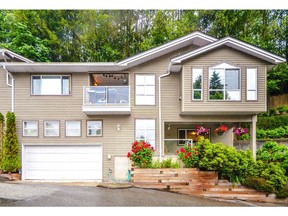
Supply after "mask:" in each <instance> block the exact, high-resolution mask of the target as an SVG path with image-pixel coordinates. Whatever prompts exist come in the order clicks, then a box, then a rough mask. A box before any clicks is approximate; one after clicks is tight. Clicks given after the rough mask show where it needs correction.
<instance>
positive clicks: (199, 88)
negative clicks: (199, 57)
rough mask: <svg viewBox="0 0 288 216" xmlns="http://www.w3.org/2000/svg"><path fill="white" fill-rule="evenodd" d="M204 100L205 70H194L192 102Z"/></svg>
mask: <svg viewBox="0 0 288 216" xmlns="http://www.w3.org/2000/svg"><path fill="white" fill-rule="evenodd" d="M202 99H203V69H202V68H193V69H192V100H202Z"/></svg>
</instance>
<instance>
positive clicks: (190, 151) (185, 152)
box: [177, 144, 199, 168]
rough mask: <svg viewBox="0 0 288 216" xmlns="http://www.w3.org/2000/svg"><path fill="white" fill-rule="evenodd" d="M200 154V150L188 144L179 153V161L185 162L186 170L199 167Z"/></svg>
mask: <svg viewBox="0 0 288 216" xmlns="http://www.w3.org/2000/svg"><path fill="white" fill-rule="evenodd" d="M198 154H199V153H198V148H197V147H196V146H194V145H191V144H187V145H185V146H184V147H182V148H180V150H179V151H177V155H178V159H179V160H180V161H182V162H183V164H184V166H185V167H186V168H193V167H198V162H199V156H198Z"/></svg>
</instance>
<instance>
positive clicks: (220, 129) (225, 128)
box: [214, 124, 228, 136]
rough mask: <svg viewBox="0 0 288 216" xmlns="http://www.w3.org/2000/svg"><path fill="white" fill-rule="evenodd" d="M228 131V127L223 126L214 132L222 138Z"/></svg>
mask: <svg viewBox="0 0 288 216" xmlns="http://www.w3.org/2000/svg"><path fill="white" fill-rule="evenodd" d="M227 131H228V127H227V126H226V125H224V124H222V125H221V126H220V127H218V128H216V129H215V131H214V132H215V133H217V134H218V136H222V135H223V134H224V133H226V132H227Z"/></svg>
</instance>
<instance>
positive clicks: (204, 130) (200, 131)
mask: <svg viewBox="0 0 288 216" xmlns="http://www.w3.org/2000/svg"><path fill="white" fill-rule="evenodd" d="M196 132H197V135H202V136H205V135H207V134H208V133H209V129H208V128H205V127H203V126H201V125H198V126H197V128H196Z"/></svg>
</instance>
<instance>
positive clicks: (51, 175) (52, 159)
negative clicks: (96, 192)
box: [22, 145, 102, 180]
mask: <svg viewBox="0 0 288 216" xmlns="http://www.w3.org/2000/svg"><path fill="white" fill-rule="evenodd" d="M22 179H23V180H25V179H26V180H101V179H102V145H23V148H22Z"/></svg>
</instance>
